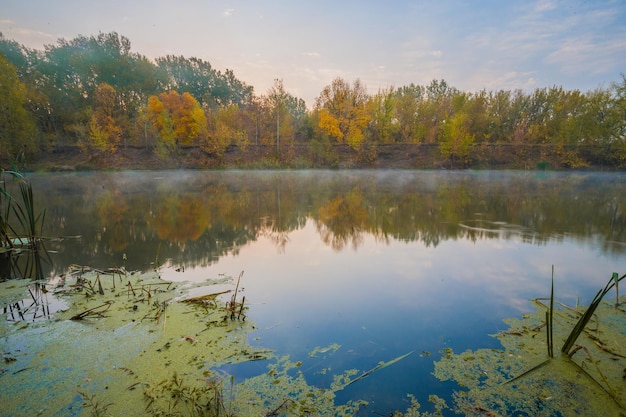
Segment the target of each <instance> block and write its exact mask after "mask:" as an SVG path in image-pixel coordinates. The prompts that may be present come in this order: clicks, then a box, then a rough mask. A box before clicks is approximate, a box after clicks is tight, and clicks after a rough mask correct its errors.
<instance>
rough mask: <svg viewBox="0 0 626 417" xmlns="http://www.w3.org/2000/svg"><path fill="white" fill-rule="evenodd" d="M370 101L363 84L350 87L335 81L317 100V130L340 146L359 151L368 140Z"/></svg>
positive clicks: (358, 82) (357, 81) (355, 83)
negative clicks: (368, 106) (366, 138)
mask: <svg viewBox="0 0 626 417" xmlns="http://www.w3.org/2000/svg"><path fill="white" fill-rule="evenodd" d="M367 100H368V95H367V92H366V89H365V86H364V85H363V84H361V81H360V80H358V79H357V80H356V81H355V82H354V83H353V84H352V86H350V84H349V83H348V82H346V81H345V80H343V79H342V78H335V79H334V80H333V81H332V83H331V84H330V85H328V86H326V87H324V89H323V90H322V92H321V93H320V96H319V97H318V98H317V99H316V102H315V107H316V110H317V111H318V118H319V120H318V127H319V128H320V129H321V131H322V132H323V133H324V134H327V135H329V136H331V137H333V138H335V139H336V140H337V142H339V143H341V142H345V143H347V144H348V145H350V147H352V148H353V149H355V150H358V149H359V148H360V147H361V144H362V143H363V141H364V140H365V133H364V130H365V129H366V128H367V125H368V123H369V121H370V118H371V117H370V115H369V113H368V112H367V107H366V104H367Z"/></svg>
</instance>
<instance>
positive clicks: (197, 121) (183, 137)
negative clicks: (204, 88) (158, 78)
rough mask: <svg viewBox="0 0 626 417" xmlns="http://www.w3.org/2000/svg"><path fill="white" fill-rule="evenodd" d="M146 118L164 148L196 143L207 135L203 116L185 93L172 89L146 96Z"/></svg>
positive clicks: (193, 99)
mask: <svg viewBox="0 0 626 417" xmlns="http://www.w3.org/2000/svg"><path fill="white" fill-rule="evenodd" d="M148 117H149V119H150V120H151V121H152V124H153V126H154V127H155V128H156V129H157V131H158V132H159V135H160V139H161V141H162V142H163V143H164V144H166V146H167V147H168V148H173V147H174V146H177V145H178V146H180V145H193V144H199V143H200V142H201V141H202V140H204V138H205V136H206V134H207V119H206V115H205V114H204V111H203V110H202V107H200V104H199V103H198V102H197V101H196V99H195V98H194V97H192V95H191V94H189V93H183V94H182V95H181V94H178V92H176V91H174V90H172V91H169V92H167V93H161V94H160V95H159V96H158V97H156V96H152V97H150V98H149V99H148Z"/></svg>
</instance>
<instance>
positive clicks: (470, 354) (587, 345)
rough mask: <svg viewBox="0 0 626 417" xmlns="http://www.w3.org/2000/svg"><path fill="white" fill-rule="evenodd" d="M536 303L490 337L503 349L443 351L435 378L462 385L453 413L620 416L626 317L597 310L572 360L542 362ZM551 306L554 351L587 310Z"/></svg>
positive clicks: (625, 391) (541, 319) (625, 393)
mask: <svg viewBox="0 0 626 417" xmlns="http://www.w3.org/2000/svg"><path fill="white" fill-rule="evenodd" d="M535 303H536V306H537V310H536V311H535V312H534V313H533V314H528V315H525V316H524V317H523V318H521V319H507V320H505V322H506V323H507V324H508V325H509V326H510V328H509V330H507V331H504V332H501V333H499V334H498V335H496V337H497V338H498V339H499V341H500V343H501V344H502V346H503V349H479V350H476V351H466V352H463V353H460V354H456V353H454V352H452V350H450V349H448V350H447V351H442V352H441V353H442V359H441V360H440V361H438V362H436V363H435V371H434V375H435V376H436V377H437V378H438V379H440V380H442V381H455V382H456V383H457V384H458V385H459V386H460V389H459V391H458V392H457V393H456V394H455V396H454V403H455V410H456V411H457V412H459V413H461V414H465V415H469V416H485V415H489V416H496V415H501V416H505V415H515V416H517V415H526V416H531V415H532V416H534V415H542V416H567V415H604V416H624V415H626V408H624V404H625V403H626V384H625V383H624V375H625V374H624V372H625V371H624V370H625V369H626V351H624V348H625V347H626V312H625V311H624V310H623V309H622V308H621V307H619V306H615V304H614V303H613V304H608V303H601V304H600V305H599V306H598V308H597V310H596V312H595V315H594V317H593V319H592V320H591V322H590V323H589V324H588V326H587V327H586V328H585V329H584V331H583V333H582V335H581V336H580V337H579V338H578V340H577V344H576V345H575V346H574V349H573V350H572V356H571V357H570V356H569V355H566V354H563V355H556V356H555V357H554V358H548V357H547V356H546V335H545V332H546V328H547V326H546V321H545V320H546V311H547V310H548V306H546V305H544V304H543V303H542V302H541V301H540V300H535ZM622 303H623V300H622ZM557 304H558V305H559V306H560V308H555V309H554V311H553V317H552V320H553V322H554V328H553V335H552V337H553V341H554V343H555V344H557V345H558V344H562V343H565V341H566V340H567V339H568V336H569V334H570V330H571V329H572V328H574V326H575V325H576V323H577V322H578V320H579V318H580V317H581V316H582V315H583V314H584V312H585V309H584V308H581V307H578V308H571V307H567V306H565V305H563V304H561V303H557Z"/></svg>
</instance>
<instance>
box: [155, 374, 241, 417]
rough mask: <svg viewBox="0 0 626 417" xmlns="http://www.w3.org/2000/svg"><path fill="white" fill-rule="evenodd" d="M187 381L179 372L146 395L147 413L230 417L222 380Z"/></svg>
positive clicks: (158, 384) (156, 385)
mask: <svg viewBox="0 0 626 417" xmlns="http://www.w3.org/2000/svg"><path fill="white" fill-rule="evenodd" d="M196 382H200V383H196V384H193V383H189V382H188V381H185V380H184V379H183V378H182V377H181V376H180V375H178V373H176V372H174V373H173V374H172V376H171V377H170V378H168V379H165V380H163V381H161V382H159V383H157V384H155V385H148V386H147V387H146V388H145V389H144V392H143V398H144V402H145V403H146V409H145V411H146V412H147V413H149V415H151V416H203V417H204V416H206V417H219V416H225V417H227V416H228V415H229V414H228V412H227V411H226V408H225V406H224V401H223V395H222V391H223V387H222V385H223V381H222V380H221V379H219V378H210V377H209V378H204V379H201V380H200V379H198V380H197V381H196Z"/></svg>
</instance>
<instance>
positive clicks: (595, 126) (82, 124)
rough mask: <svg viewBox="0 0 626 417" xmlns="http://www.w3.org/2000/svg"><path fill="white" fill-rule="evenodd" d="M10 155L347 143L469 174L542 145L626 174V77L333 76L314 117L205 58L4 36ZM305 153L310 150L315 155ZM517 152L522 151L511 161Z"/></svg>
mask: <svg viewBox="0 0 626 417" xmlns="http://www.w3.org/2000/svg"><path fill="white" fill-rule="evenodd" d="M0 97H2V99H1V102H0V107H1V108H2V111H1V112H0V153H1V154H2V155H3V156H8V157H15V156H16V155H20V154H26V155H37V154H41V153H42V152H43V153H45V152H49V151H50V150H51V149H58V148H60V147H67V146H78V147H80V148H81V149H82V150H83V151H84V152H86V153H88V154H90V155H94V156H96V157H97V155H99V154H102V153H114V152H122V151H123V149H124V148H127V147H129V146H136V147H147V148H151V149H153V150H154V154H155V155H157V156H158V157H159V158H162V159H167V158H170V157H171V156H172V155H175V154H176V153H177V152H179V151H180V150H181V149H184V148H186V147H195V148H199V149H201V150H202V151H203V152H204V154H206V155H207V157H211V158H217V159H219V158H222V157H223V156H224V154H225V153H226V152H227V151H228V149H230V148H232V147H237V148H238V149H240V150H243V151H244V152H245V151H246V150H247V149H250V147H251V146H255V147H257V148H258V147H259V146H263V147H264V149H266V150H267V151H266V153H265V154H264V157H270V158H273V159H275V160H277V161H280V162H282V163H286V164H289V163H293V162H294V160H295V159H298V158H302V157H304V156H306V157H307V158H308V160H309V161H311V162H312V163H314V164H319V165H322V166H324V165H326V166H328V165H336V164H337V163H338V162H339V161H338V160H337V155H336V153H335V152H334V151H333V149H334V146H335V145H337V144H343V145H344V146H348V147H349V149H350V150H351V151H352V152H354V153H355V154H356V155H357V156H358V159H359V160H360V161H362V162H363V163H364V164H367V163H371V162H373V161H374V160H375V159H376V158H377V156H378V154H379V151H380V149H381V148H383V147H384V146H386V145H411V144H413V145H429V146H436V147H437V149H438V152H439V154H440V157H441V158H443V159H444V160H447V161H448V162H449V163H450V164H451V166H471V164H472V161H473V160H474V159H475V157H476V154H477V153H478V152H481V149H485V147H488V146H499V145H507V146H509V147H511V149H517V151H516V152H524V149H527V148H528V147H545V148H546V149H547V150H548V152H550V153H551V154H552V159H553V160H555V161H557V163H558V164H559V165H560V166H562V167H583V166H587V165H603V166H611V167H623V166H624V165H625V164H626V76H624V75H622V77H621V80H618V81H614V82H612V83H611V84H610V86H608V87H598V88H596V89H594V90H591V91H586V92H581V91H579V90H566V89H563V88H562V87H558V86H552V87H545V88H537V89H535V90H534V91H532V92H523V91H522V90H513V91H509V90H497V91H487V90H481V91H478V92H464V91H460V90H458V89H457V88H455V87H453V86H451V85H449V84H448V83H447V82H446V81H445V80H433V81H432V82H431V83H430V84H428V85H415V84H410V85H405V86H401V87H392V86H390V87H387V88H384V89H380V90H379V91H377V92H376V93H368V91H367V88H366V86H365V85H364V84H363V83H362V82H361V81H360V80H358V79H357V80H354V81H352V82H350V81H347V80H344V79H342V78H336V79H334V80H332V81H331V82H330V84H329V85H327V86H326V87H324V89H323V90H322V91H321V92H320V94H319V96H318V97H317V98H316V100H315V103H313V105H312V107H311V108H310V109H309V108H307V106H306V103H305V102H304V100H302V99H300V98H297V97H295V96H293V95H292V94H290V93H289V92H288V91H287V90H286V89H285V86H284V85H283V82H282V80H278V79H277V80H275V82H274V85H273V86H272V87H271V88H270V89H269V90H268V91H267V92H265V94H261V95H257V94H255V92H254V89H253V88H252V87H251V86H249V85H247V84H246V83H245V82H243V81H240V80H239V79H237V78H236V77H235V74H234V73H233V71H231V70H228V69H227V70H225V71H223V72H222V71H219V70H216V69H215V68H213V67H212V66H211V64H210V63H209V62H207V61H204V60H202V59H199V58H193V57H192V58H186V57H183V56H175V55H167V56H165V57H161V58H157V59H155V60H154V61H151V60H149V59H147V58H146V57H145V56H143V55H141V54H138V53H135V52H132V51H131V43H130V40H129V39H128V38H126V37H124V36H121V35H119V34H117V33H115V32H111V33H99V34H98V35H97V36H89V37H87V36H82V35H81V36H78V37H76V38H74V39H71V40H65V39H59V40H58V41H57V43H56V44H53V45H46V46H45V47H44V49H43V50H36V49H29V48H27V47H25V46H23V45H20V44H19V43H17V42H15V41H13V40H10V39H7V38H5V37H4V36H2V34H0ZM296 145H306V149H307V155H301V154H298V152H297V151H296V149H301V147H296ZM513 156H515V155H512V157H513Z"/></svg>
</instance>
